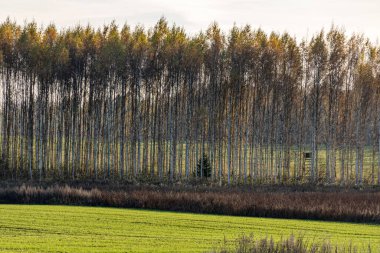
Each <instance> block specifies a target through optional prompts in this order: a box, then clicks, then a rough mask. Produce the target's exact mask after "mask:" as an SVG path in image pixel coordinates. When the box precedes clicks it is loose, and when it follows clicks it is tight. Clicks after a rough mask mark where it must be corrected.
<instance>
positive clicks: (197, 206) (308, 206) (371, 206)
mask: <svg viewBox="0 0 380 253" xmlns="http://www.w3.org/2000/svg"><path fill="white" fill-rule="evenodd" d="M0 203H8V204H10V203H27V204H59V205H60V204H64V205H88V206H111V207H125V208H145V209H156V210H168V211H181V212H193V213H210V214H225V215H237V216H257V217H276V218H297V219H316V220H333V221H350V222H369V223H380V192H379V191H376V190H374V191H358V190H339V191H337V190H333V191H319V190H314V191H307V192H302V191H299V190H295V191H293V190H285V189H282V190H280V191H279V190H275V188H272V190H268V189H262V188H261V189H256V190H252V189H251V190H249V189H239V188H235V189H228V188H209V190H207V187H206V188H196V187H157V186H154V187H152V186H144V187H143V186H140V187H139V186H124V187H118V186H106V185H99V184H98V185H92V186H91V185H83V186H80V185H79V184H77V185H74V186H73V185H72V186H69V185H58V184H56V185H47V186H37V185H33V184H29V185H28V184H23V185H21V186H17V185H3V186H1V187H0Z"/></svg>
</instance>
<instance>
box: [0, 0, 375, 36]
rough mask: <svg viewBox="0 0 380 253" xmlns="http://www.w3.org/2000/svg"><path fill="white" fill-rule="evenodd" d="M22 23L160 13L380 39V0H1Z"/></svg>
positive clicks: (195, 27) (140, 20) (6, 12)
mask: <svg viewBox="0 0 380 253" xmlns="http://www.w3.org/2000/svg"><path fill="white" fill-rule="evenodd" d="M8 16H9V17H10V18H11V19H13V20H16V21H17V22H19V23H20V24H22V23H23V22H24V21H25V20H26V21H31V20H35V21H37V22H38V23H39V24H43V25H47V24H49V23H51V22H54V23H55V24H56V25H57V26H58V27H59V28H63V27H69V26H74V25H76V24H78V23H80V24H87V23H90V24H91V25H94V26H101V25H103V24H105V23H109V22H111V21H112V20H115V21H116V22H117V23H118V24H119V25H120V26H122V25H123V24H124V23H125V22H127V23H128V24H129V25H131V26H132V27H133V26H134V25H136V24H143V25H144V26H145V27H151V26H153V25H154V24H155V23H156V22H157V20H158V19H159V18H160V17H161V16H165V17H166V18H167V20H168V21H169V23H170V24H172V23H176V24H177V25H180V26H183V27H184V28H185V29H186V31H188V32H189V33H196V32H198V31H200V30H205V29H207V27H208V26H209V24H210V23H211V22H212V21H217V22H218V23H219V25H220V26H221V28H222V29H223V30H224V31H226V32H228V30H229V29H230V28H231V27H232V25H233V24H234V22H235V23H236V24H237V25H238V26H242V25H245V24H250V25H251V26H252V27H254V28H257V27H261V28H262V29H264V30H265V31H267V32H270V31H277V32H283V31H288V32H289V33H290V34H292V35H296V36H297V37H298V38H301V37H306V36H308V37H309V38H310V37H311V35H313V34H314V33H315V32H316V31H318V30H320V29H321V28H323V27H324V28H327V29H328V28H330V27H331V25H332V24H335V25H337V26H344V27H345V30H346V31H347V33H348V34H351V33H353V32H356V33H364V34H365V35H366V36H368V37H369V38H370V39H371V40H372V41H373V42H377V39H378V38H380V0H219V1H218V0H187V1H181V0H177V1H175V0H157V1H155V0H134V1H130V0H108V1H107V0H0V19H1V21H4V20H5V19H6V17H8Z"/></svg>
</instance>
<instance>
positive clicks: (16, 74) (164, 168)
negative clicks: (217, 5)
mask: <svg viewBox="0 0 380 253" xmlns="http://www.w3.org/2000/svg"><path fill="white" fill-rule="evenodd" d="M300 39H301V38H298V39H296V38H294V37H292V36H290V35H289V34H287V33H282V34H279V33H275V32H273V33H271V34H267V33H265V32H264V31H263V30H261V29H253V28H251V27H250V26H245V27H236V26H234V27H233V28H232V29H231V30H230V31H229V33H228V34H225V33H223V32H222V31H221V30H220V28H219V27H218V25H217V24H216V23H214V24H211V25H210V27H209V28H208V29H207V30H206V31H205V32H200V33H199V34H197V35H189V34H187V33H186V32H185V31H184V29H183V28H181V27H178V26H176V25H173V26H171V25H168V23H167V21H166V20H165V19H164V18H162V19H160V20H159V21H158V22H157V24H156V25H155V26H154V27H152V28H144V27H142V26H136V27H135V28H134V29H131V28H130V27H129V26H128V25H125V26H123V27H118V26H117V25H116V24H115V23H111V24H109V25H105V26H104V27H103V28H101V29H95V28H93V27H91V26H77V27H74V28H70V29H64V30H58V29H57V28H56V27H55V26H54V25H49V26H47V27H41V28H40V27H39V26H38V25H37V24H36V23H33V22H32V23H25V24H24V25H22V26H20V25H18V24H17V23H15V22H12V21H11V20H9V19H8V20H6V21H4V22H3V23H1V24H0V94H1V95H0V104H1V107H0V108H1V110H0V131H1V135H0V151H1V158H0V177H1V178H3V179H16V180H17V179H33V180H47V179H53V180H54V179H62V180H72V179H75V180H81V179H96V180H104V179H106V180H137V181H138V180H145V179H146V178H150V179H154V180H160V181H161V180H162V181H181V180H182V181H186V180H205V178H207V180H209V181H214V182H220V183H223V184H225V183H226V184H238V183H239V184H240V183H246V184H255V183H287V182H294V183H303V182H310V183H324V184H346V183H347V184H351V183H355V184H358V185H360V184H379V183H380V158H379V157H380V152H379V149H380V139H379V135H380V48H379V47H378V46H377V45H373V44H371V43H370V42H369V41H368V40H367V39H366V38H365V37H364V36H363V35H352V36H347V35H346V34H345V32H344V31H343V30H342V29H340V28H336V27H332V28H331V29H330V30H329V31H321V32H319V33H317V34H315V35H314V36H313V37H312V38H310V39H302V40H300ZM202 159H207V163H204V162H202ZM202 164H209V167H210V168H211V173H207V175H204V172H203V171H204V170H202V168H201V169H197V165H199V166H202Z"/></svg>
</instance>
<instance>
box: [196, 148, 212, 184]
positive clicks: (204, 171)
mask: <svg viewBox="0 0 380 253" xmlns="http://www.w3.org/2000/svg"><path fill="white" fill-rule="evenodd" d="M197 175H198V176H199V177H205V178H209V177H211V165H210V162H209V160H208V157H207V155H206V154H205V153H203V156H202V157H201V158H200V159H199V161H198V164H197Z"/></svg>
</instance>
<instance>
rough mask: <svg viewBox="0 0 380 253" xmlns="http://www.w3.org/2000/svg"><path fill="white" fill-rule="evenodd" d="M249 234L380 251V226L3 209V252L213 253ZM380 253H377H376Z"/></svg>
mask: <svg viewBox="0 0 380 253" xmlns="http://www.w3.org/2000/svg"><path fill="white" fill-rule="evenodd" d="M243 233H245V234H250V233H253V234H254V235H255V236H259V237H265V236H273V238H275V239H279V238H280V237H281V236H283V237H287V236H289V235H290V234H292V233H293V234H294V235H299V234H303V235H304V237H306V238H307V240H310V241H312V240H313V241H315V242H317V241H322V240H330V241H331V242H332V243H334V244H345V243H349V242H352V243H353V244H355V245H366V244H368V243H370V244H371V245H372V246H373V247H374V248H377V249H378V248H379V246H380V226H379V225H365V224H352V223H336V222H317V221H304V220H284V219H268V218H245V217H230V216H217V215H201V214H188V213H174V212H160V211H148V210H133V209H117V208H100V207H99V208H98V207H72V206H37V205H35V206H34V205H33V206H30V205H0V252H153V251H154V252H207V251H210V250H212V249H215V248H218V247H219V246H220V245H221V242H223V240H224V238H226V239H227V240H231V241H233V240H234V239H235V238H237V237H239V236H241V235H242V234H243ZM374 252H377V251H374Z"/></svg>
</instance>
